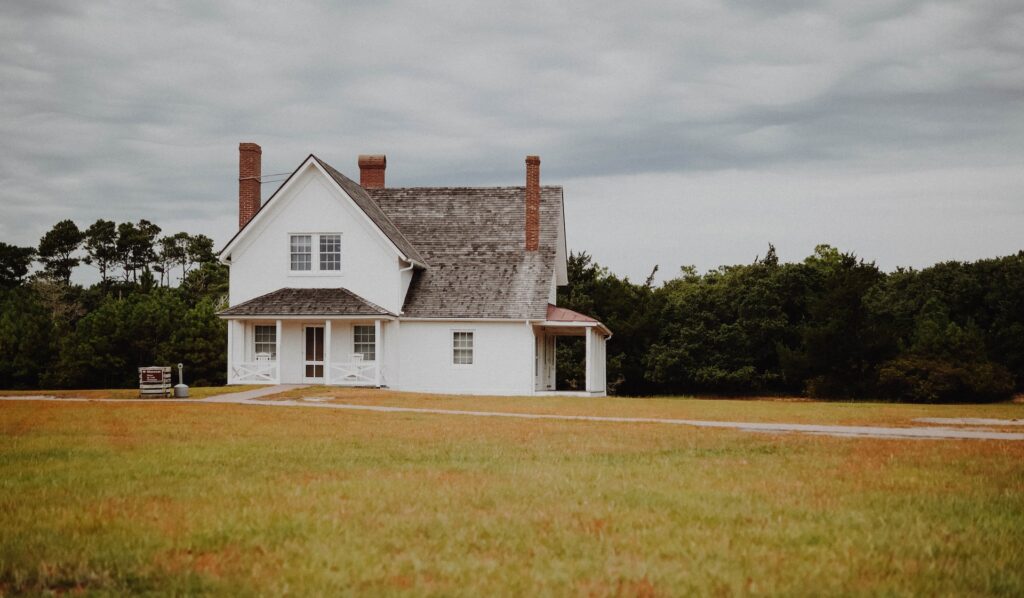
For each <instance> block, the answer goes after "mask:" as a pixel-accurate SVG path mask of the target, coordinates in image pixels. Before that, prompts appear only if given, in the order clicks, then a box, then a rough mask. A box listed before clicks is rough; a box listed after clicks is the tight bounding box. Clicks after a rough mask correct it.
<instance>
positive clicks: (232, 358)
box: [227, 320, 235, 384]
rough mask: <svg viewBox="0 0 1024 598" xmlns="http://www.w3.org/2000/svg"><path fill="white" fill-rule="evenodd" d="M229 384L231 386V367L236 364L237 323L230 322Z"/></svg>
mask: <svg viewBox="0 0 1024 598" xmlns="http://www.w3.org/2000/svg"><path fill="white" fill-rule="evenodd" d="M227 323H228V360H227V361H228V377H227V381H228V384H231V366H232V364H234V363H235V343H234V338H235V321H234V320H228V321H227Z"/></svg>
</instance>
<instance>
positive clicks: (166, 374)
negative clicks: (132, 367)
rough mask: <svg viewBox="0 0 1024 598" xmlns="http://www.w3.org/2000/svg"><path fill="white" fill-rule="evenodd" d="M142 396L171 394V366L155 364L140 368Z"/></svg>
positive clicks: (140, 390)
mask: <svg viewBox="0 0 1024 598" xmlns="http://www.w3.org/2000/svg"><path fill="white" fill-rule="evenodd" d="M139 396H140V397H143V398H145V397H169V396H171V368H170V366H168V367H162V366H154V367H145V368H139Z"/></svg>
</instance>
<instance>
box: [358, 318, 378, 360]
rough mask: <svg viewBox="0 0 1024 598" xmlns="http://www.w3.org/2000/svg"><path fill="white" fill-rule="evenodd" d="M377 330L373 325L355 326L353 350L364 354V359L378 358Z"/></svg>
mask: <svg viewBox="0 0 1024 598" xmlns="http://www.w3.org/2000/svg"><path fill="white" fill-rule="evenodd" d="M376 335H377V332H376V330H375V328H374V327H373V326H353V327H352V339H353V341H354V342H353V346H352V352H353V353H356V354H358V355H362V356H363V360H364V361H375V360H376V359H377V342H376V340H377V339H376Z"/></svg>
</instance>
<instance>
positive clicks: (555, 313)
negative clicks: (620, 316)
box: [544, 303, 611, 336]
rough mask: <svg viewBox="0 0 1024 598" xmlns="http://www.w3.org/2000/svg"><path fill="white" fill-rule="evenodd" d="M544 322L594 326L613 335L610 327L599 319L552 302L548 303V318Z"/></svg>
mask: <svg viewBox="0 0 1024 598" xmlns="http://www.w3.org/2000/svg"><path fill="white" fill-rule="evenodd" d="M544 323H545V324H547V325H551V324H554V325H561V326H571V325H573V324H578V325H580V326H594V327H596V328H598V329H600V330H601V331H602V332H604V333H605V334H607V335H608V336H611V330H608V327H607V326H605V325H604V324H602V323H601V322H600V321H599V320H597V319H595V318H591V317H590V316H585V315H583V314H581V313H580V312H578V311H573V310H571V309H568V308H565V307H559V306H557V305H551V304H550V303H549V304H548V313H547V318H545V320H544Z"/></svg>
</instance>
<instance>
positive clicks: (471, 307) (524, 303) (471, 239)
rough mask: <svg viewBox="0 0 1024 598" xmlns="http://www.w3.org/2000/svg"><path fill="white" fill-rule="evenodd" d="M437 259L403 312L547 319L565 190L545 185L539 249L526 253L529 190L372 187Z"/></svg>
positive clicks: (417, 280) (418, 276) (416, 282)
mask: <svg viewBox="0 0 1024 598" xmlns="http://www.w3.org/2000/svg"><path fill="white" fill-rule="evenodd" d="M366 193H367V195H368V196H369V197H370V198H372V199H373V200H375V201H376V202H377V204H378V205H380V207H381V208H382V209H383V210H384V212H385V213H386V214H387V215H388V216H389V217H390V218H391V220H392V221H393V222H394V223H395V224H396V225H397V226H398V227H399V228H400V229H401V230H402V232H403V233H404V234H405V236H406V237H407V238H408V239H409V240H410V241H411V242H412V243H413V245H415V246H416V248H417V249H419V250H420V252H421V254H422V255H423V257H424V258H425V259H426V261H427V262H428V263H429V264H430V268H429V269H427V270H422V271H417V272H416V273H415V277H414V278H413V281H412V285H411V286H410V288H409V292H408V294H407V295H406V299H405V305H404V307H403V315H404V316H406V317H415V318H502V319H530V320H543V319H544V318H545V317H546V316H547V305H548V298H549V294H550V292H551V284H552V280H553V277H554V273H555V270H554V268H555V260H556V259H557V255H556V248H557V244H558V242H559V229H560V228H561V227H562V188H561V187H552V186H546V187H541V193H540V195H541V197H540V223H541V230H540V248H539V249H538V250H537V251H526V249H525V230H526V210H525V205H526V204H525V201H526V188H525V187H411V188H387V189H367V190H366Z"/></svg>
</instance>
